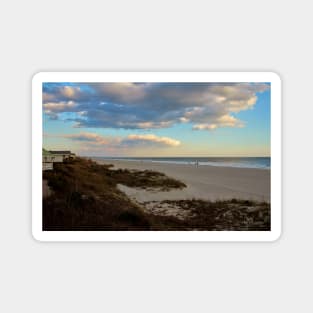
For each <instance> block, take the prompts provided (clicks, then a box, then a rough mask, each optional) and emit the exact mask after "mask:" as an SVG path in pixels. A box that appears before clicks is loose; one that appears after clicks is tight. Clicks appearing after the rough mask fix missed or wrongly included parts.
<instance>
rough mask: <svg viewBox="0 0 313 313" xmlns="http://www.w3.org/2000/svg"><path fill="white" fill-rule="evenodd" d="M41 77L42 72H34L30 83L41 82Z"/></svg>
mask: <svg viewBox="0 0 313 313" xmlns="http://www.w3.org/2000/svg"><path fill="white" fill-rule="evenodd" d="M42 75H43V72H36V73H34V74H33V75H32V83H33V84H34V83H35V82H38V81H40V80H41V77H42Z"/></svg>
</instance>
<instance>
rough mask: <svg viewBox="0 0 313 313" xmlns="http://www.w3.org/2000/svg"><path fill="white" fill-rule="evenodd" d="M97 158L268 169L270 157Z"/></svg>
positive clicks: (102, 158)
mask: <svg viewBox="0 0 313 313" xmlns="http://www.w3.org/2000/svg"><path fill="white" fill-rule="evenodd" d="M93 158H94V159H99V160H124V161H142V162H157V163H172V164H173V163H174V164H194V165H195V164H196V162H198V164H199V166H205V165H210V166H222V167H239V168H259V169H270V168H271V158H270V157H93Z"/></svg>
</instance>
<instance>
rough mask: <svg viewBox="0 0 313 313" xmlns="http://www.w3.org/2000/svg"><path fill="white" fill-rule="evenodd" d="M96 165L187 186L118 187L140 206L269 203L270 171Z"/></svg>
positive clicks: (133, 163)
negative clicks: (183, 202)
mask: <svg viewBox="0 0 313 313" xmlns="http://www.w3.org/2000/svg"><path fill="white" fill-rule="evenodd" d="M95 161H96V162H97V163H99V164H112V165H114V167H113V168H112V169H136V170H153V171H157V172H161V173H164V174H165V175H167V176H169V177H171V178H175V179H177V180H179V181H181V182H183V183H185V184H186V185H187V187H186V188H182V189H175V190H170V191H159V190H145V189H142V188H130V187H127V186H124V185H121V184H120V185H118V188H119V189H120V190H121V191H123V192H124V193H125V194H126V195H127V196H128V197H130V198H131V199H133V200H135V201H137V202H139V203H143V202H152V201H163V200H191V199H202V200H210V201H216V200H229V199H233V198H236V199H244V200H254V201H265V202H270V191H271V182H270V180H271V179H270V170H268V169H252V168H234V167H219V166H209V165H203V166H201V165H199V166H198V167H197V166H195V165H194V164H170V163H157V162H149V161H128V160H105V161H102V160H99V159H95Z"/></svg>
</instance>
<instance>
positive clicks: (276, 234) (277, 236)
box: [270, 229, 282, 242]
mask: <svg viewBox="0 0 313 313" xmlns="http://www.w3.org/2000/svg"><path fill="white" fill-rule="evenodd" d="M281 237H282V230H281V229H279V230H277V231H276V232H274V233H273V236H272V238H271V240H270V241H271V242H277V241H279V240H280V239H281Z"/></svg>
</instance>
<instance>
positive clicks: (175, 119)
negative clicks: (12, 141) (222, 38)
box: [43, 83, 269, 130]
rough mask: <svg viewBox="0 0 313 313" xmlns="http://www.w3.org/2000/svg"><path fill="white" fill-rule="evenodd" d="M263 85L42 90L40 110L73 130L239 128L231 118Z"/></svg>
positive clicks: (94, 86)
mask: <svg viewBox="0 0 313 313" xmlns="http://www.w3.org/2000/svg"><path fill="white" fill-rule="evenodd" d="M268 88H269V85H267V84H264V83H252V84H249V83H235V84H231V83H229V84H226V83H223V84H217V83H146V84H136V83H88V84H76V85H73V86H64V85H57V84H54V85H53V86H52V87H50V88H45V89H44V93H43V108H44V111H45V113H46V114H47V115H49V116H50V117H51V118H54V119H56V118H58V117H59V116H60V115H62V114H63V113H75V114H74V115H75V116H74V117H71V118H68V120H70V121H74V122H75V123H76V124H75V125H76V127H95V128H124V129H153V128H165V127H170V126H172V125H174V124H176V123H187V122H189V123H191V124H192V125H193V128H194V129H199V130H200V129H207V130H212V129H215V128H218V127H242V126H243V125H244V122H243V121H240V120H238V119H237V118H236V117H235V116H234V115H233V114H234V113H237V112H240V111H242V110H247V109H250V108H253V106H254V105H255V103H256V101H257V95H256V94H257V93H258V92H264V91H265V90H267V89H268Z"/></svg>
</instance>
